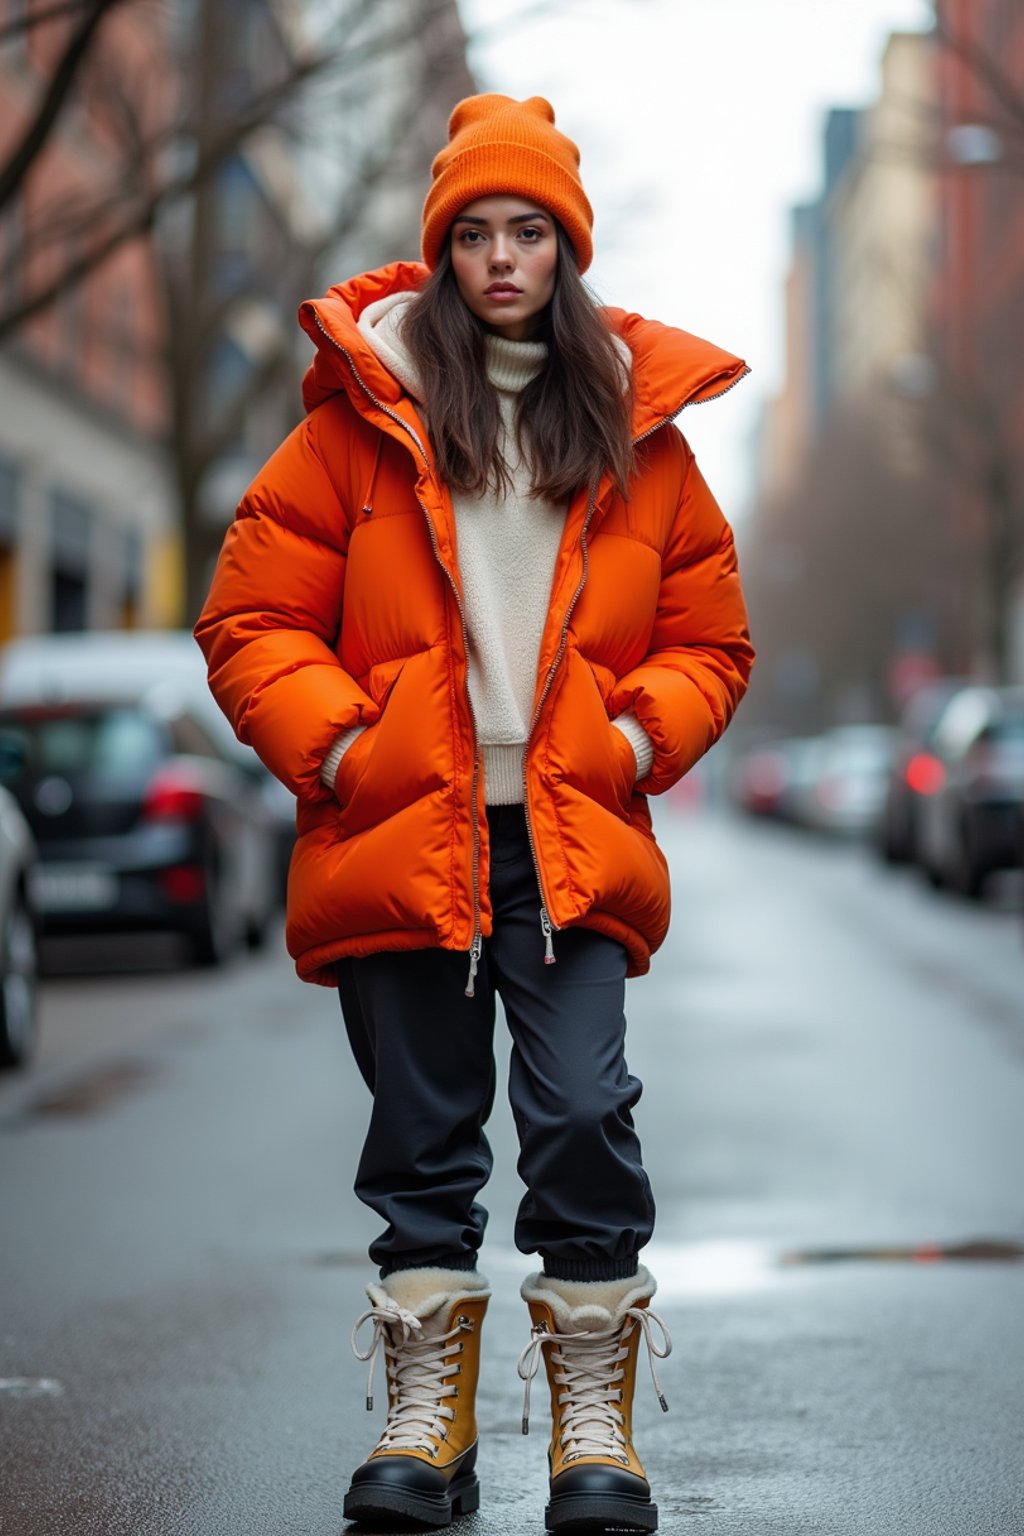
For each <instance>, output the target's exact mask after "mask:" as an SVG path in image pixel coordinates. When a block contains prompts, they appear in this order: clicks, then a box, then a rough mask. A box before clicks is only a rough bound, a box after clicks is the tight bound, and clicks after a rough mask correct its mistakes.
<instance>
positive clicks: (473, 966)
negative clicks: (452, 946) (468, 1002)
mask: <svg viewBox="0 0 1024 1536" xmlns="http://www.w3.org/2000/svg"><path fill="white" fill-rule="evenodd" d="M483 947H484V941H483V938H482V936H481V935H480V934H479V933H478V934H476V935H475V936H474V938H473V943H472V946H471V947H470V951H469V977H468V979H467V981H466V996H467V997H475V996H476V988H475V987H474V986H473V982H474V981H475V979H476V971H477V966H478V965H479V964H480V955H481V952H482V950H483Z"/></svg>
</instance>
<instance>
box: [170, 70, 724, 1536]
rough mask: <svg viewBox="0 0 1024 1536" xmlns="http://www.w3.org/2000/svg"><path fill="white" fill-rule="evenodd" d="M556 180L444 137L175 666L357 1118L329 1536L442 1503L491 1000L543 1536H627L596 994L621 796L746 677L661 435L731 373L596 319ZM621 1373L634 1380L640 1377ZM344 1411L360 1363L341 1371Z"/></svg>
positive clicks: (478, 1220) (327, 308)
mask: <svg viewBox="0 0 1024 1536" xmlns="http://www.w3.org/2000/svg"><path fill="white" fill-rule="evenodd" d="M592 219H593V216H592V212H591V208H590V204H589V203H588V202H587V199H586V196H585V194H584V191H583V187H582V185H581V182H580V178H579V154H578V151H577V149H576V146H575V145H574V144H573V143H572V142H571V141H570V140H569V139H567V138H566V137H565V136H564V135H563V134H562V133H560V132H559V131H558V130H557V129H556V127H555V122H554V113H553V112H552V110H551V107H550V106H549V105H548V103H547V102H546V101H544V100H542V99H541V98H539V97H534V98H532V99H531V100H529V101H525V102H521V103H520V102H516V101H512V100H510V99H509V98H508V97H505V96H496V95H485V96H476V97H472V98H470V99H469V100H467V101H464V102H462V103H461V104H460V105H459V106H458V107H457V108H456V109H455V112H454V113H453V115H452V118H451V122H450V125H449V142H448V145H447V146H446V148H444V149H443V150H442V151H441V153H440V154H439V155H438V156H437V159H436V160H435V162H434V166H433V179H432V184H431V187H430V191H429V193H428V196H427V200H426V204H425V208H424V216H423V258H424V265H422V266H421V265H418V264H408V263H397V264H395V265H393V266H389V267H385V268H384V269H383V270H382V271H378V272H371V273H367V274H364V275H363V276H361V277H358V278H356V279H354V280H352V281H350V282H348V283H345V284H343V285H342V286H340V287H336V288H332V289H331V290H330V292H329V293H328V294H327V295H326V297H325V298H324V299H322V300H319V301H317V302H311V303H307V304H304V305H303V306H302V309H301V311H300V318H301V322H302V325H303V327H304V328H305V330H306V332H307V333H308V334H309V336H310V337H311V339H312V340H313V342H314V343H315V345H316V348H317V352H316V357H315V361H314V363H313V365H312V368H311V370H310V373H309V374H308V375H307V380H306V385H305V404H306V408H307V412H308V414H307V416H306V419H305V421H304V423H303V424H302V425H301V426H300V427H298V428H297V429H296V430H295V431H294V432H293V433H292V435H291V436H290V437H289V438H288V439H287V440H286V442H285V443H284V444H283V446H282V447H281V448H280V449H279V450H278V451H277V453H276V454H275V455H274V456H273V457H272V458H271V460H270V462H269V463H268V464H267V465H266V467H265V468H264V469H263V471H262V472H261V473H260V475H259V476H258V477H257V479H256V481H255V482H254V484H253V485H252V486H251V487H250V489H249V490H248V492H247V493H246V495H245V497H244V499H243V501H242V504H241V506H240V508H239V511H238V516H237V519H236V521H235V523H234V525H233V527H232V528H231V529H230V530H229V532H228V535H227V538H226V540H225V544H224V549H223V552H222V555H221V559H220V563H219V565H218V568H217V572H216V575H215V578H214V582H213V587H212V590H211V592H210V596H209V599H208V601H207V604H206V607H205V609H204V612H203V614H202V617H201V618H200V621H199V624H198V625H197V628H196V636H197V638H198V640H199V643H200V644H201V645H202V647H203V650H204V652H205V654H206V656H207V659H208V662H209V668H210V685H211V687H212V689H213V691H214V693H215V694H216V696H217V698H218V700H219V701H220V703H221V705H222V707H223V708H224V710H225V712H226V713H227V714H228V716H229V718H230V719H231V720H232V722H233V724H234V726H235V728H236V730H237V732H238V734H239V736H240V737H241V738H242V740H243V741H247V742H250V743H251V744H252V746H253V747H254V748H255V749H256V751H257V752H258V753H259V755H260V757H261V758H262V759H263V761H264V762H265V763H266V764H267V765H268V766H269V767H270V768H271V769H272V770H273V771H274V772H275V773H276V774H277V775H278V776H279V777H280V778H281V779H282V780H283V781H284V782H285V783H286V784H287V785H288V786H289V787H290V788H291V789H292V790H293V791H294V792H295V794H296V796H297V798H298V833H299V836H298V841H297V845H296V849H295V854H294V858H293V862H292V868H291V874H290V880H289V896H288V933H287V936H288V945H289V950H290V952H291V954H292V955H293V957H294V958H295V960H296V964H297V969H298V972H299V975H300V976H302V977H303V978H305V979H306V980H309V981H314V982H319V983H321V984H323V985H327V986H332V985H337V986H338V987H339V989H340V992H341V998H342V1006H343V1011H344V1016H345V1023H346V1026H347V1029H348V1033H349V1037H350V1039H351V1042H352V1046H353V1050H354V1053H355V1056H356V1060H357V1061H358V1063H359V1066H360V1069H361V1071H362V1073H363V1075H364V1077H365V1078H366V1081H367V1083H368V1084H369V1086H370V1088H371V1090H372V1093H373V1110H372V1116H371V1121H370V1127H369V1132H368V1135H367V1139H366V1144H365V1147H364V1151H363V1154H362V1158H361V1161H360V1165H359V1170H358V1176H357V1183H356V1189H357V1192H358V1194H359V1195H360V1197H361V1199H363V1200H364V1201H365V1202H366V1203H367V1204H369V1205H370V1206H371V1207H372V1208H373V1209H374V1210H375V1211H376V1212H377V1213H379V1215H380V1216H381V1218H382V1219H383V1221H384V1222H385V1229H384V1231H383V1232H382V1234H381V1236H380V1237H379V1238H378V1239H377V1241H376V1242H375V1243H374V1244H373V1246H372V1247H371V1250H370V1254H371V1257H372V1259H373V1260H374V1261H375V1262H376V1264H377V1265H378V1266H379V1268H380V1280H379V1283H372V1284H370V1285H369V1286H368V1287H367V1294H368V1296H369V1300H370V1310H369V1312H367V1313H366V1314H364V1318H362V1319H360V1322H363V1321H365V1320H367V1319H369V1320H370V1321H371V1322H372V1325H373V1343H372V1346H371V1348H370V1349H369V1350H368V1351H367V1352H366V1353H365V1354H364V1355H362V1356H361V1358H364V1359H366V1358H369V1359H371V1360H372V1358H373V1357H374V1356H375V1355H376V1353H377V1350H378V1347H379V1346H380V1345H383V1348H384V1353H385V1356H386V1360H387V1365H388V1396H389V1404H388V1417H387V1423H386V1426H385V1430H384V1433H383V1435H382V1437H381V1439H380V1441H379V1443H378V1445H377V1447H376V1449H375V1450H374V1451H373V1453H372V1454H371V1456H370V1458H369V1459H368V1461H367V1462H365V1463H364V1464H363V1466H361V1467H360V1468H358V1469H357V1471H356V1473H355V1474H354V1477H353V1480H352V1486H351V1488H350V1489H349V1492H348V1495H347V1497H346V1501H345V1513H346V1515H348V1516H349V1517H350V1518H352V1519H362V1520H387V1519H398V1518H413V1519H417V1520H420V1521H422V1522H424V1523H427V1524H431V1525H444V1524H447V1523H448V1522H449V1521H450V1519H451V1518H452V1516H453V1514H459V1513H463V1512H465V1511H467V1510H471V1509H475V1508H476V1507H477V1505H478V1502H479V1492H478V1485H477V1479H476V1473H475V1471H474V1462H475V1457H476V1419H475V1407H474V1397H475V1386H476V1372H477V1361H478V1352H479V1347H480V1328H481V1323H482V1320H483V1315H484V1311H485V1309H486V1305H487V1299H488V1297H489V1294H490V1292H489V1290H488V1288H487V1282H486V1281H485V1280H484V1279H483V1277H482V1276H481V1275H480V1274H479V1272H478V1271H477V1268H476V1256H477V1250H478V1248H479V1246H480V1242H481V1239H482V1236H483V1230H484V1223H485V1221H486V1212H485V1211H484V1210H483V1208H482V1207H481V1206H480V1205H479V1204H478V1203H477V1201H476V1196H477V1194H478V1193H479V1191H480V1189H481V1188H482V1186H483V1184H484V1183H485V1181H486V1179H487V1176H488V1174H489V1172H490V1167H491V1158H490V1149H489V1147H488V1144H487V1140H486V1137H485V1135H484V1129H483V1127H484V1124H485V1122H486V1119H487V1116H488V1113H489V1111H490V1108H491V1103H492V1099H493V1093H494V1060H493V1050H492V1031H493V1022H494V1008H495V995H496V993H500V995H501V997H502V1000H503V1003H504V1007H505V1012H506V1016H507V1018H508V1023H509V1028H510V1030H511V1033H512V1037H513V1051H512V1067H511V1075H510V1083H509V1092H510V1097H511V1101H512V1106H513V1111H514V1114H515V1119H516V1124H517V1128H518V1132H519V1137H520V1146H521V1156H520V1162H519V1171H520V1173H521V1175H522V1177H523V1180H524V1182H525V1184H526V1186H527V1194H526V1196H525V1198H524V1199H523V1202H522V1205H521V1207H520V1211H519V1216H518V1220H517V1224H516V1233H515V1238H516V1243H517V1246H518V1247H519V1248H520V1250H521V1251H523V1252H524V1253H539V1254H540V1256H541V1260H542V1265H543V1267H542V1269H541V1270H540V1271H539V1272H538V1273H536V1274H534V1275H531V1276H530V1277H529V1278H528V1279H527V1280H526V1281H525V1283H524V1285H523V1287H522V1294H523V1296H524V1298H525V1299H526V1301H527V1303H528V1307H529V1312H530V1316H531V1319H532V1323H533V1327H532V1332H531V1335H530V1342H529V1343H528V1345H527V1347H526V1349H525V1350H524V1351H523V1356H522V1357H521V1360H520V1372H521V1374H522V1375H523V1376H524V1378H525V1379H526V1382H527V1392H529V1381H530V1378H531V1377H532V1375H533V1374H534V1372H536V1370H537V1369H538V1368H539V1362H540V1360H541V1359H543V1360H544V1363H545V1368H546V1371H547V1374H548V1378H549V1382H550V1385H551V1404H552V1419H553V1422H552V1440H551V1496H550V1503H549V1505H548V1508H547V1523H548V1527H549V1528H550V1529H557V1528H558V1527H559V1526H565V1525H572V1526H574V1527H575V1528H576V1529H587V1528H588V1527H593V1528H594V1529H603V1528H604V1527H605V1526H607V1525H615V1526H619V1527H623V1528H632V1529H638V1530H654V1529H655V1528H656V1525H657V1511H656V1508H655V1506H654V1504H653V1503H652V1501H651V1494H650V1488H649V1485H648V1483H647V1481H646V1478H645V1476H644V1471H643V1467H642V1465H641V1463H640V1461H639V1459H638V1458H637V1455H636V1452H635V1450H634V1448H633V1445H632V1439H631V1428H630V1415H631V1402H632V1392H633V1382H634V1377H635V1371H636V1364H637V1356H638V1345H639V1341H640V1338H641V1335H643V1336H644V1337H645V1338H646V1340H647V1343H648V1346H649V1349H652V1350H654V1352H655V1353H667V1348H668V1341H667V1336H664V1338H665V1344H664V1349H661V1350H658V1349H655V1348H654V1345H653V1343H652V1339H651V1332H650V1329H651V1323H652V1320H653V1321H658V1320H657V1319H656V1318H655V1314H653V1313H652V1312H650V1310H649V1307H648V1303H649V1302H650V1300H651V1297H652V1296H653V1294H654V1289H655V1285H654V1280H653V1277H652V1276H651V1275H650V1274H649V1272H648V1271H647V1270H646V1269H645V1268H644V1267H643V1266H642V1265H641V1264H640V1263H639V1259H638V1255H639V1252H640V1250H641V1249H642V1248H643V1246H644V1244H645V1243H646V1242H647V1241H648V1239H649V1237H650V1235H651V1231H652V1227H653V1221H654V1205H653V1201H652V1198H651V1194H650V1187H649V1184H648V1180H647V1176H646V1174H645V1172H644V1169H643V1165H642V1161H641V1156H640V1147H639V1143H638V1140H637V1136H636V1132H635V1130H634V1127H633V1121H632V1117H631V1113H630V1111H631V1109H632V1107H633V1105H634V1104H635V1103H636V1102H637V1099H638V1098H639V1096H640V1084H639V1082H638V1081H637V1080H636V1079H635V1078H633V1077H631V1076H630V1075H629V1073H628V1072H627V1069H626V1063H625V1059H624V1055H623V1043H624V1033H625V1021H624V1018H623V997H624V982H625V979H626V977H627V976H628V975H640V974H642V973H643V972H644V971H646V970H647V968H648V965H649V962H650V955H651V953H652V951H653V950H655V949H657V947H658V945H659V944H660V943H661V942H662V940H663V938H664V936H665V932H666V929H667V926H668V919H669V884H668V874H667V869H666V865H665V861H664V858H663V856H662V853H661V851H660V849H659V848H658V846H657V843H656V842H655V840H654V836H653V833H652V831H651V820H650V816H649V813H648V809H647V798H646V797H647V795H649V794H656V793H660V792H661V791H663V790H666V789H668V788H670V787H671V786H672V785H673V784H674V783H675V782H676V781H677V780H678V779H679V778H680V777H681V776H682V775H683V774H684V773H686V772H687V770H688V769H690V768H691V767H692V766H693V764H694V763H695V762H696V761H697V760H698V759H699V758H700V757H701V756H702V754H703V753H704V752H705V751H707V749H708V748H709V747H710V746H711V745H712V743H713V742H714V741H715V740H716V739H717V738H718V736H719V735H720V734H721V733H722V731H723V730H724V729H725V727H726V725H727V724H728V722H729V719H730V717H731V716H732V713H733V711H734V710H735V708H736V705H737V703H738V701H739V699H740V697H741V696H742V694H743V692H744V690H745V688H746V685H747V681H748V678H749V673H750V667H751V664H752V660H753V651H752V649H751V645H750V640H749V635H748V630H747V619H746V613H745V609H744V603H743V597H742V594H741V590H740V585H739V579H738V574H737V569H736V559H735V554H734V550H733V543H732V536H731V532H730V529H729V526H728V524H727V523H726V522H725V519H724V518H723V516H722V514H721V512H720V511H719V509H718V507H717V505H716V504H715V502H714V500H713V498H712V497H711V494H710V492H709V491H708V489H707V487H706V486H705V484H704V481H703V479H702V478H701V475H700V472H699V470H698V469H697V467H696V464H695V462H694V459H693V455H692V454H691V452H690V450H689V448H688V447H687V445H686V443H685V441H684V439H683V438H682V437H681V436H680V435H679V433H678V432H677V431H676V430H675V428H674V427H673V425H672V420H673V418H674V417H675V416H676V415H678V413H679V412H680V411H681V410H682V408H683V407H684V406H686V405H689V404H693V403H696V402H698V401H702V400H709V399H711V398H713V397H714V396H716V395H719V394H721V393H723V392H724V391H725V390H726V389H729V388H731V386H732V385H733V384H734V383H736V382H737V381H738V380H739V379H740V378H741V377H742V375H743V374H744V373H745V372H746V368H745V366H744V364H743V363H742V362H741V361H740V360H739V359H738V358H735V357H732V356H730V355H729V354H728V353H725V352H722V351H720V350H719V349H718V348H716V347H712V346H710V345H709V344H708V343H706V342H704V341H700V340H698V339H697V338H696V337H693V336H689V335H687V334H685V333H683V332H681V331H676V330H671V329H668V328H666V327H664V326H661V325H657V324H654V323H653V322H649V321H646V320H643V319H641V318H640V317H639V316H637V315H629V314H626V313H623V312H621V311H617V310H599V309H597V308H596V307H595V306H594V305H593V303H592V301H591V299H590V297H589V295H588V293H587V290H586V289H585V288H584V286H583V284H582V282H581V274H582V273H583V272H584V271H585V270H586V268H587V266H588V265H589V263H590V260H591V256H592V241H591V227H592ZM652 1367H653V1361H652ZM371 1377H372V1364H371Z"/></svg>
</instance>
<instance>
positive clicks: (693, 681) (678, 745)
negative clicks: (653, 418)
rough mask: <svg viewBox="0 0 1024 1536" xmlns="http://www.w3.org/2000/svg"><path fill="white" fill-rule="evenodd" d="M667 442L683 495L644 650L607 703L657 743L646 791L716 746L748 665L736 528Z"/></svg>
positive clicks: (679, 445)
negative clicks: (635, 721) (676, 464)
mask: <svg viewBox="0 0 1024 1536" xmlns="http://www.w3.org/2000/svg"><path fill="white" fill-rule="evenodd" d="M673 438H674V440H675V442H674V444H673V451H674V452H675V453H681V454H682V456H683V458H682V461H681V463H680V466H679V472H680V475H681V489H680V494H679V498H678V502H677V505H676V510H675V515H674V517H673V520H672V526H671V529H670V531H669V535H668V539H667V540H666V544H665V547H664V550H663V552H662V571H661V585H660V588H659V592H658V608H657V614H656V617H655V621H654V628H653V630H652V633H651V640H650V646H649V649H648V653H647V655H646V656H645V657H644V660H643V661H642V662H641V663H640V664H639V665H638V666H636V667H634V668H633V669H632V671H630V672H628V673H626V675H625V676H624V677H622V678H620V679H619V681H618V683H617V685H616V687H615V690H614V692H613V693H612V696H611V699H610V700H609V707H610V709H611V710H612V711H613V712H619V711H622V710H633V712H634V713H635V715H636V717H637V719H638V720H639V721H640V724H641V725H642V726H643V728H644V730H645V731H646V732H647V734H648V736H649V737H650V739H651V742H652V744H653V746H654V764H653V767H652V768H651V770H650V772H649V773H648V774H647V775H646V777H644V778H643V779H641V780H640V781H639V782H638V784H637V788H638V789H639V790H641V791H642V792H643V793H645V794H661V793H662V792H663V791H664V790H666V789H670V788H671V787H672V785H673V784H675V783H676V782H677V781H678V780H679V779H681V778H682V777H683V775H684V774H685V773H687V772H688V771H689V769H691V768H692V767H693V765H694V763H696V762H697V761H698V760H699V759H700V758H701V757H703V755H704V753H705V752H706V751H707V750H708V748H709V747H711V746H713V745H714V743H715V742H716V741H717V740H718V738H719V737H720V736H721V734H722V732H723V731H724V730H725V728H726V726H727V725H728V724H729V721H730V720H731V718H732V716H733V713H734V712H735V709H736V706H737V704H738V703H739V701H740V699H741V698H742V697H743V695H744V693H745V692H746V690H747V684H748V682H749V680H750V672H751V668H752V666H753V663H754V648H753V646H752V645H751V643H750V632H749V626H748V620H747V610H746V605H745V603H744V599H743V592H742V589H741V587H740V578H739V570H738V567H737V562H736V550H735V546H734V544H733V536H732V529H731V528H730V526H729V524H728V523H727V522H726V520H725V518H724V516H723V515H722V512H721V509H720V508H719V506H718V503H717V502H716V501H715V498H714V497H713V496H712V494H711V492H710V490H709V489H708V487H707V484H706V483H705V480H704V477H703V475H702V474H701V472H700V470H699V469H698V468H697V463H696V460H695V459H694V457H693V454H692V452H691V451H690V448H689V446H688V444H687V443H686V441H685V439H684V438H683V437H682V436H681V435H680V434H679V433H678V432H675V431H674V429H673ZM677 483H678V482H677Z"/></svg>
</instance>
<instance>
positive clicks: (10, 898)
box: [0, 743, 38, 1069]
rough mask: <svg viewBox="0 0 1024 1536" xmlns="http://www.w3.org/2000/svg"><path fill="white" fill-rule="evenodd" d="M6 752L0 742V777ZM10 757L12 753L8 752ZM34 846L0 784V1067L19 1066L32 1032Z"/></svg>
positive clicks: (32, 1039) (29, 1050)
mask: <svg viewBox="0 0 1024 1536" xmlns="http://www.w3.org/2000/svg"><path fill="white" fill-rule="evenodd" d="M11 750H12V749H11V748H10V747H8V748H7V749H6V750H5V749H4V747H3V744H2V743H0V774H2V773H3V772H4V770H5V769H6V768H9V766H10V758H11ZM14 752H15V754H16V749H14ZM34 866H35V847H34V845H33V842H32V834H31V832H30V831H29V829H28V824H27V822H26V821H25V818H24V816H23V815H22V814H21V811H20V810H19V809H18V805H17V801H16V800H15V799H14V797H13V795H11V794H10V793H9V792H8V791H7V790H6V789H4V788H3V787H2V786H0V1068H3V1069H6V1068H9V1067H22V1066H24V1065H25V1064H26V1063H27V1062H28V1061H29V1060H30V1059H31V1056H32V1053H33V1051H34V1049H35V1044H36V1032H37V1028H38V1005H37V996H36V990H37V988H36V974H37V969H38V966H37V943H36V917H35V911H34V909H33V906H32V896H31V889H32V872H33V868H34Z"/></svg>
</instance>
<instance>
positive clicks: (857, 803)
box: [793, 725, 893, 837]
mask: <svg viewBox="0 0 1024 1536" xmlns="http://www.w3.org/2000/svg"><path fill="white" fill-rule="evenodd" d="M892 751H893V731H892V728H891V727H890V726H887V725H840V726H836V727H835V728H834V729H833V730H831V731H826V732H825V733H824V735H822V736H821V737H819V738H818V741H817V745H816V748H815V749H814V751H813V753H811V752H809V753H808V756H807V759H806V761H805V763H804V769H805V777H804V781H803V782H802V783H801V784H800V785H798V786H797V788H796V789H795V791H794V808H793V819H794V820H795V821H796V822H797V823H798V825H800V826H804V827H807V828H809V829H811V830H812V831H816V832H826V833H829V834H832V835H834V836H840V837H866V836H868V835H870V834H871V833H872V832H873V831H874V830H875V828H876V827H877V825H878V820H879V817H880V816H881V814H882V805H883V803H884V798H885V783H886V775H887V773H888V770H889V763H890V760H891V757H892Z"/></svg>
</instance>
